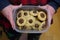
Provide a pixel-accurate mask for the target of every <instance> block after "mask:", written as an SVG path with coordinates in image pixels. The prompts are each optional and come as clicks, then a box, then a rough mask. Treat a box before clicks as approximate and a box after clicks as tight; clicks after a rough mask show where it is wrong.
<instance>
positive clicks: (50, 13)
mask: <svg viewBox="0 0 60 40" xmlns="http://www.w3.org/2000/svg"><path fill="white" fill-rule="evenodd" d="M38 7H39V8H41V9H45V10H46V11H47V15H48V24H49V26H50V24H51V20H52V18H53V15H54V13H55V9H54V8H53V7H52V6H50V5H48V4H47V5H45V6H38Z"/></svg>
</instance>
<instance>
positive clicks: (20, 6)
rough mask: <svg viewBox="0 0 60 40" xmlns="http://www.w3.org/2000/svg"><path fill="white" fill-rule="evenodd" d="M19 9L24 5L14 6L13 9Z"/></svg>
mask: <svg viewBox="0 0 60 40" xmlns="http://www.w3.org/2000/svg"><path fill="white" fill-rule="evenodd" d="M19 7H22V4H20V5H18V6H15V5H13V8H14V9H15V8H19Z"/></svg>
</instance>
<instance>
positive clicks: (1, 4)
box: [0, 0, 10, 11]
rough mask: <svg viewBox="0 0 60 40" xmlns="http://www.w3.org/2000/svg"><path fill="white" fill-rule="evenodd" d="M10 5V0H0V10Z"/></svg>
mask: <svg viewBox="0 0 60 40" xmlns="http://www.w3.org/2000/svg"><path fill="white" fill-rule="evenodd" d="M8 5H10V3H9V2H8V0H0V11H1V10H2V9H4V8H5V7H6V6H8Z"/></svg>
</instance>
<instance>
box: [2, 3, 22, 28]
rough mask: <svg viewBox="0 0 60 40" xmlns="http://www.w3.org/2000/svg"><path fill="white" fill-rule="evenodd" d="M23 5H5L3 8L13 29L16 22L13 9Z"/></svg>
mask: <svg viewBox="0 0 60 40" xmlns="http://www.w3.org/2000/svg"><path fill="white" fill-rule="evenodd" d="M21 6H22V4H20V5H19V6H13V5H8V6H7V7H5V8H4V9H3V10H2V13H3V15H4V16H5V17H6V18H7V19H8V20H9V21H10V23H11V26H12V28H13V29H15V23H14V20H13V15H12V14H13V10H14V9H16V8H19V7H21Z"/></svg>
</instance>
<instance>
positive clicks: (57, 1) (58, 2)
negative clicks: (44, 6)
mask: <svg viewBox="0 0 60 40" xmlns="http://www.w3.org/2000/svg"><path fill="white" fill-rule="evenodd" d="M49 5H50V6H52V7H53V8H54V9H55V10H57V9H58V8H59V6H60V0H52V1H51V2H50V3H49Z"/></svg>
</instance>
